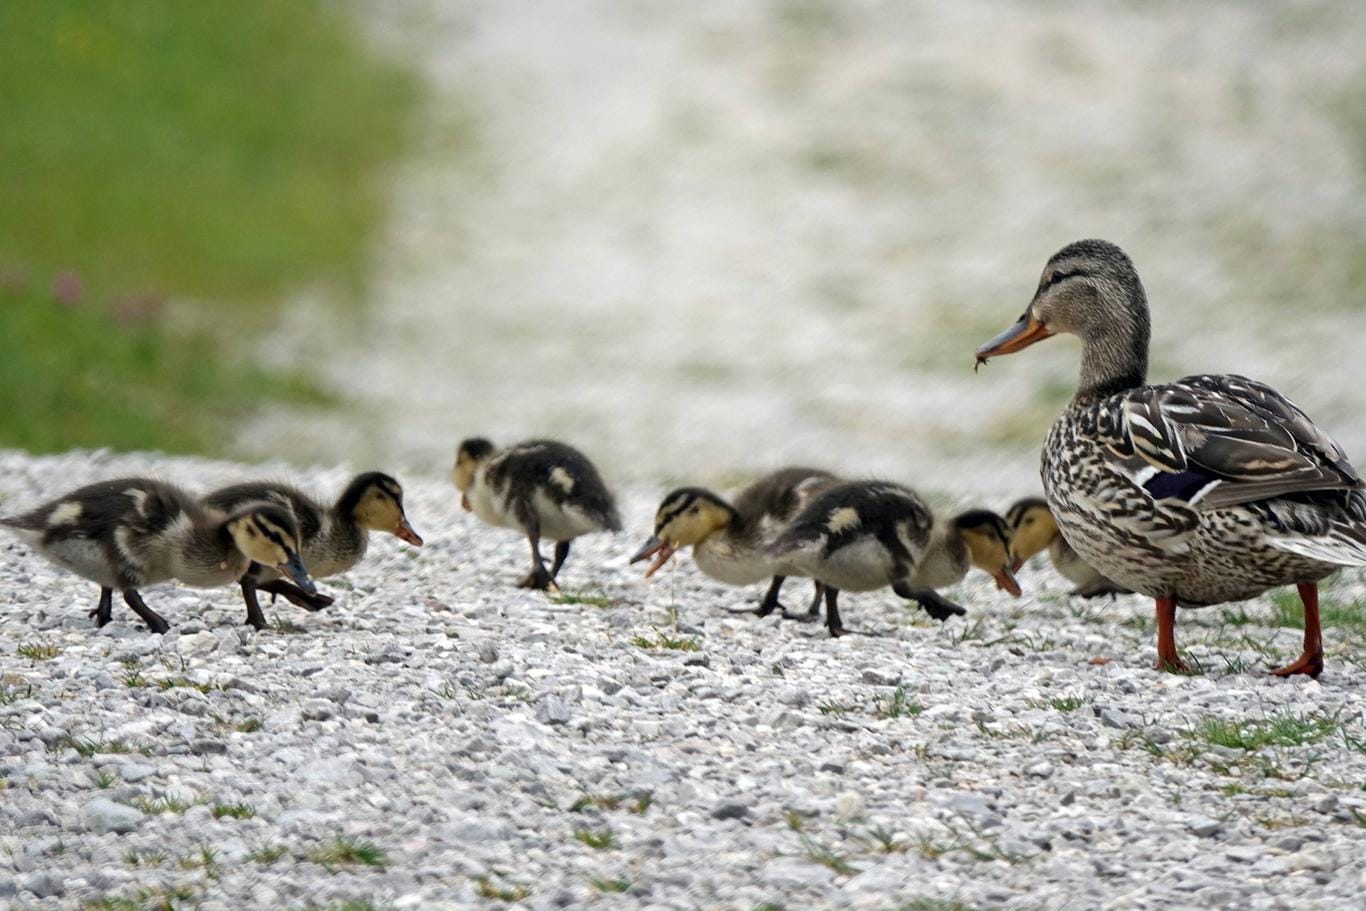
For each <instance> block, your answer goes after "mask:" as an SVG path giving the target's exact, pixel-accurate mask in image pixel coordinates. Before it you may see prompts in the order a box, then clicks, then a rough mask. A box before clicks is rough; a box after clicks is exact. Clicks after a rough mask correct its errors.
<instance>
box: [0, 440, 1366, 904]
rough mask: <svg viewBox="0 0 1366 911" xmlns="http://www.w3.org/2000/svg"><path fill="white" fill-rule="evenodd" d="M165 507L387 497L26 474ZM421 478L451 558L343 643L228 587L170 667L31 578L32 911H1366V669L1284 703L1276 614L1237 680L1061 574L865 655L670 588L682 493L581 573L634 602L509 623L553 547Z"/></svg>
mask: <svg viewBox="0 0 1366 911" xmlns="http://www.w3.org/2000/svg"><path fill="white" fill-rule="evenodd" d="M146 471H155V472H156V473H157V474H158V475H160V476H162V477H165V478H167V479H170V480H174V481H178V482H181V483H184V484H186V485H189V486H192V487H196V488H204V487H207V486H209V485H212V484H216V483H219V482H221V481H226V480H228V479H233V478H239V477H244V476H260V475H275V476H283V477H288V478H290V479H292V480H296V481H298V482H301V483H303V484H305V485H307V486H309V487H313V488H315V489H317V490H319V491H320V492H330V491H335V490H337V489H338V488H339V487H340V486H341V484H342V483H343V481H344V480H345V478H346V477H347V475H348V472H347V471H344V470H342V469H340V468H331V469H326V470H312V471H289V470H286V469H283V468H281V467H280V466H264V467H257V468H249V467H246V466H240V465H230V464H223V463H210V462H203V461H195V460H187V459H164V458H155V457H148V456H138V455H129V456H110V455H108V454H102V453H72V454H69V455H63V456H58V457H48V458H32V457H28V456H25V455H22V454H16V453H0V479H2V480H0V496H3V499H0V511H4V512H10V511H14V510H16V509H18V508H21V507H23V506H26V505H27V504H29V503H32V502H34V501H36V500H37V499H38V498H40V497H42V496H46V495H50V494H55V493H57V492H60V491H61V490H63V489H65V488H67V487H69V486H72V485H75V484H79V483H83V482H86V481H91V480H95V479H98V478H103V477H110V476H116V475H120V474H126V473H134V472H146ZM403 480H404V482H405V484H406V487H407V490H408V498H409V513H410V517H411V519H412V521H413V523H414V525H415V526H416V527H417V529H418V530H419V531H420V532H421V533H422V534H423V535H424V536H425V537H426V539H427V542H428V543H427V546H426V547H424V548H423V549H422V550H421V551H420V552H419V551H415V550H413V549H410V548H407V547H405V546H402V545H400V544H399V543H398V542H396V541H393V540H388V539H386V540H377V541H375V542H374V547H373V552H372V556H371V558H370V559H369V560H368V561H367V562H366V563H365V564H364V565H363V566H362V567H361V568H360V569H358V570H357V571H355V572H353V573H352V574H351V575H350V576H349V577H347V578H346V579H345V581H344V582H336V581H334V582H331V583H327V584H326V588H327V589H329V590H331V591H334V592H336V593H337V594H339V595H340V597H339V599H338V602H337V604H336V605H335V606H334V607H333V608H331V609H329V610H327V611H325V612H322V613H318V614H307V613H305V612H303V611H300V610H298V609H297V608H293V607H291V606H289V605H284V604H281V605H276V606H274V607H270V606H267V611H268V613H269V614H270V615H271V616H272V617H273V618H275V619H276V620H278V621H280V622H281V623H282V624H284V626H283V628H278V629H272V630H269V631H266V632H262V633H259V634H258V633H254V632H252V631H251V630H250V629H248V628H246V627H244V626H242V625H241V620H242V614H243V610H242V608H241V606H240V603H239V600H238V597H237V595H236V593H235V592H233V591H230V590H227V589H224V590H220V591H211V592H189V591H178V590H174V589H160V588H159V589H155V590H150V591H149V592H148V593H147V600H148V603H149V604H151V605H152V606H153V607H155V608H156V609H157V610H159V611H161V612H162V613H164V614H165V615H166V616H167V618H168V619H169V620H170V621H171V622H172V623H173V625H174V627H175V628H174V631H173V632H172V633H170V634H168V635H166V636H163V637H156V636H152V635H148V634H145V633H144V632H142V631H141V630H140V629H139V628H136V627H135V626H134V625H133V624H132V623H131V622H130V621H131V619H132V618H131V616H130V614H129V612H128V611H127V610H125V609H123V608H122V607H121V606H120V607H117V608H116V610H115V622H114V623H112V624H111V625H109V626H108V627H106V628H105V629H103V630H97V629H95V628H94V627H93V626H92V624H91V622H90V620H88V619H87V617H86V611H87V610H88V609H89V607H90V606H91V605H92V604H93V602H94V598H95V594H96V592H95V589H94V588H93V587H92V586H91V585H89V584H88V583H85V582H84V581H81V580H78V579H74V578H72V577H70V576H67V575H64V574H59V573H58V572H56V571H55V570H53V569H51V568H50V567H48V566H47V565H46V564H44V563H42V562H41V561H39V560H37V559H35V558H33V557H32V556H31V555H29V554H28V553H26V552H25V551H24V549H23V548H22V547H21V546H20V545H19V544H17V543H16V542H14V541H12V540H8V539H6V540H5V541H3V542H0V642H3V643H4V644H3V646H2V647H0V675H2V676H3V690H0V693H3V698H0V785H3V787H4V790H2V791H0V908H11V907H12V908H25V909H56V908H72V909H75V908H102V909H116V911H126V909H133V908H144V907H146V908H151V907H157V908H163V907H165V908H171V907H174V908H176V909H186V908H202V909H206V911H212V909H219V911H223V909H248V908H252V909H254V908H261V909H279V908H291V909H299V908H326V909H336V911H341V909H351V911H363V909H367V908H419V909H456V908H484V907H487V908H499V907H517V908H526V909H551V908H580V907H590V906H591V907H601V908H604V909H610V908H620V909H627V908H630V909H636V908H649V909H696V908H706V909H736V911H753V909H757V908H767V909H775V908H783V909H789V911H796V909H808V908H870V909H883V908H901V909H911V911H949V909H958V911H964V909H970V911H982V909H998V908H1009V909H1030V911H1035V909H1038V911H1055V909H1063V908H1068V909H1078V911H1081V909H1111V908H1113V909H1120V908H1123V909H1149V908H1151V909H1159V908H1161V909H1167V911H1175V909H1183V908H1200V909H1238V911H1248V909H1296V911H1299V909H1333V911H1339V909H1346V908H1356V907H1362V906H1363V903H1364V902H1366V850H1363V849H1366V828H1363V825H1366V793H1363V783H1364V782H1366V723H1364V720H1363V717H1362V704H1363V703H1362V697H1363V695H1366V661H1364V660H1363V657H1364V656H1363V655H1362V653H1361V652H1360V650H1359V643H1358V642H1355V641H1350V640H1349V639H1348V638H1347V637H1348V636H1349V635H1351V634H1350V633H1347V632H1344V631H1343V630H1342V629H1338V628H1330V629H1329V631H1328V648H1329V652H1330V657H1329V659H1328V670H1327V672H1326V674H1325V675H1324V677H1323V679H1322V680H1321V681H1319V682H1313V681H1309V680H1303V679H1298V680H1290V681H1281V680H1273V679H1269V678H1268V677H1266V676H1264V675H1263V674H1261V673H1259V669H1260V668H1263V667H1265V666H1267V665H1269V664H1270V663H1271V662H1272V661H1275V660H1279V659H1285V658H1288V657H1292V656H1293V655H1294V654H1296V653H1297V649H1298V636H1299V631H1298V630H1293V629H1278V628H1274V627H1273V626H1270V625H1269V624H1271V623H1272V622H1273V621H1272V617H1273V615H1274V611H1273V608H1272V606H1271V605H1270V602H1266V603H1253V604H1249V605H1246V606H1245V610H1244V609H1241V608H1237V607H1235V608H1231V609H1227V610H1225V609H1220V608H1213V609H1209V610H1205V611H1201V612H1187V613H1185V614H1183V616H1182V617H1181V618H1180V625H1179V627H1178V630H1179V634H1180V636H1181V637H1182V641H1183V643H1184V644H1185V645H1186V646H1188V647H1190V649H1191V651H1192V652H1193V653H1194V654H1195V655H1196V656H1197V657H1198V658H1199V659H1200V661H1201V662H1202V663H1203V664H1204V665H1205V666H1206V667H1207V668H1208V673H1207V674H1205V675H1204V676H1195V677H1179V676H1169V675H1161V674H1157V673H1155V672H1153V671H1151V670H1149V669H1148V666H1149V665H1150V664H1151V662H1152V661H1153V658H1154V650H1153V644H1152V631H1151V624H1150V613H1151V612H1150V608H1149V607H1148V605H1147V604H1145V603H1143V602H1142V601H1141V600H1139V599H1136V598H1127V599H1119V600H1118V601H1115V602H1114V603H1109V602H1097V603H1087V604H1079V603H1073V602H1069V601H1067V600H1066V599H1064V598H1063V597H1061V592H1062V590H1063V588H1064V583H1063V582H1062V581H1061V580H1060V579H1059V578H1058V577H1057V576H1056V575H1054V574H1053V573H1052V571H1051V569H1048V568H1046V567H1042V566H1034V567H1031V568H1029V569H1027V570H1026V572H1025V573H1024V575H1023V581H1024V582H1025V585H1026V592H1027V593H1026V597H1025V598H1023V599H1021V600H1019V601H1012V600H1010V599H1008V598H1006V597H1004V596H1002V595H1000V594H998V593H997V592H996V591H995V590H994V588H992V587H991V586H990V585H989V584H988V583H987V582H986V581H985V580H983V579H980V578H974V579H972V580H970V581H969V582H968V583H967V584H965V585H964V586H962V587H961V588H960V589H958V590H957V591H956V592H955V593H954V594H955V596H956V597H957V598H959V599H960V600H961V601H962V602H963V603H965V604H966V605H967V606H968V607H969V611H970V612H969V615H968V617H967V618H966V620H965V621H963V620H955V621H953V622H950V623H949V624H947V625H945V626H939V625H936V624H932V623H930V622H928V621H926V620H925V618H924V617H923V615H919V614H918V613H917V612H915V611H908V610H907V609H906V608H904V607H902V606H901V605H900V604H899V603H898V602H897V600H896V599H894V598H892V597H889V596H884V595H867V596H861V597H859V596H850V597H849V598H848V599H847V607H848V609H847V619H848V621H849V623H850V625H851V626H859V627H870V628H885V629H889V630H894V632H893V633H892V634H890V635H888V636H885V637H882V638H873V637H862V636H849V637H847V638H844V639H841V640H837V641H831V640H829V639H827V638H825V636H824V635H822V634H821V631H820V630H818V629H816V628H812V627H806V626H802V625H799V624H795V623H792V622H781V621H778V620H756V619H754V618H752V617H744V616H733V615H730V614H728V613H727V611H728V609H730V608H736V607H741V606H744V605H745V604H746V603H748V602H750V601H752V600H753V599H755V598H757V597H758V595H759V594H760V592H759V591H758V590H757V589H756V590H753V591H740V590H734V589H728V588H724V587H721V586H719V585H716V584H714V583H711V582H708V581H707V580H705V579H704V578H702V577H700V575H699V574H698V573H697V572H696V571H695V569H694V568H693V567H692V566H691V565H690V564H689V563H688V562H687V561H683V562H682V563H681V565H679V566H678V567H677V569H676V570H674V571H673V572H672V573H668V572H666V573H664V574H663V577H662V578H661V579H659V580H658V581H657V582H656V583H655V584H653V585H651V584H647V583H645V582H643V581H641V580H640V579H639V577H638V574H637V573H636V572H635V571H634V569H628V568H627V567H626V565H625V556H626V555H627V554H628V553H629V551H630V550H631V548H632V546H633V545H634V544H635V543H637V538H638V537H639V536H641V535H643V534H644V533H646V531H647V530H648V525H649V513H650V510H651V508H652V506H653V505H654V500H655V498H656V497H657V495H658V493H659V491H658V490H654V489H650V488H633V489H631V490H629V491H628V492H627V494H628V495H627V496H626V497H625V498H624V504H623V505H624V506H625V509H624V514H625V517H626V520H627V528H628V530H627V531H626V532H624V533H623V534H622V535H619V536H615V537H613V536H600V537H597V538H595V539H589V540H587V541H584V542H583V543H582V546H580V547H577V548H576V550H575V552H574V554H573V556H572V557H571V561H570V563H569V564H568V567H567V568H566V570H565V575H564V578H563V581H564V583H565V586H566V589H567V590H569V591H571V592H575V593H579V594H587V595H588V596H589V597H590V599H598V598H601V599H606V603H607V606H600V605H598V604H593V603H580V604H571V603H553V602H552V601H548V600H547V599H546V598H545V597H544V596H540V595H536V594H530V593H527V592H522V591H518V590H515V589H513V588H511V587H510V584H511V582H512V581H514V580H515V579H516V578H517V577H518V576H519V574H520V573H521V572H522V571H523V570H524V568H525V567H524V565H523V563H524V560H525V547H524V544H523V542H521V541H520V540H518V539H517V538H516V537H515V536H513V535H511V534H509V533H506V532H502V531H499V530H494V529H488V528H484V527H481V526H478V525H476V524H475V522H474V521H473V520H472V519H471V518H470V517H468V516H467V515H464V514H462V513H460V512H459V510H458V506H457V503H456V497H455V495H454V493H453V491H452V490H451V489H449V487H448V486H447V485H446V483H445V482H444V481H443V480H441V479H439V478H429V477H405V478H403ZM1362 594H1363V592H1362V585H1361V582H1360V577H1359V576H1357V575H1353V576H1350V577H1347V578H1344V579H1343V580H1341V581H1340V582H1339V583H1338V584H1337V586H1336V587H1335V588H1334V589H1333V590H1332V591H1331V593H1330V597H1332V598H1334V599H1338V600H1343V599H1356V598H1359V597H1361V596H1362ZM804 596H805V591H804V590H802V591H800V592H798V591H796V590H794V591H793V593H792V595H791V596H790V597H791V598H793V599H794V600H799V599H800V598H803V597H804ZM673 610H676V611H677V618H678V627H677V632H675V631H674V629H673V627H672V625H671V611H673ZM1359 628H1360V627H1359V626H1358V627H1357V629H1359ZM637 637H639V638H640V640H641V641H642V642H645V644H649V643H654V644H656V645H657V644H658V643H660V642H661V637H666V638H672V637H676V638H677V640H680V641H686V642H689V643H695V644H696V650H695V651H682V650H673V649H667V648H658V647H653V648H651V647H645V646H644V645H642V644H640V643H639V642H637V641H636V640H637ZM43 647H47V648H49V649H50V650H51V653H52V656H51V657H42V655H44V654H45V652H44V651H43ZM1262 647H1269V648H1270V650H1271V651H1272V652H1274V654H1267V655H1263V654H1259V652H1258V651H1257V649H1261V648H1262ZM21 651H22V652H23V653H25V654H20V652H21ZM29 656H36V657H29ZM1099 659H1108V663H1099ZM1224 724H1228V725H1235V726H1241V729H1242V734H1241V736H1242V737H1244V738H1245V739H1246V738H1251V737H1253V736H1256V735H1258V734H1267V735H1268V736H1269V735H1270V734H1272V733H1276V732H1279V733H1280V734H1281V735H1282V736H1284V737H1287V738H1289V740H1291V741H1295V740H1302V739H1307V740H1308V741H1309V742H1306V743H1302V744H1296V743H1288V744H1286V745H1270V746H1262V747H1259V748H1254V749H1244V748H1242V747H1239V746H1230V745H1227V744H1220V743H1216V742H1214V741H1215V740H1218V739H1221V738H1213V737H1211V736H1210V735H1211V729H1210V725H1224ZM1305 726H1307V727H1308V728H1309V730H1308V732H1307V733H1306V732H1305V730H1304V728H1305ZM1273 728H1274V731H1273ZM1222 739H1224V740H1228V739H1229V738H1222ZM87 754H89V755H87ZM130 808H140V809H130ZM157 811H160V812H157ZM215 812H218V813H219V814H220V815H219V818H215V816H214V813H215ZM234 814H235V815H234ZM239 816H240V817H242V818H237V817H239ZM590 842H591V843H592V844H590ZM366 861H374V862H380V863H382V865H371V864H368V863H366ZM617 890H624V891H617ZM497 896H502V897H501V898H500V897H497ZM119 898H124V899H129V900H131V902H132V903H125V904H120V903H118V901H117V900H116V899H119ZM101 902H102V903H101Z"/></svg>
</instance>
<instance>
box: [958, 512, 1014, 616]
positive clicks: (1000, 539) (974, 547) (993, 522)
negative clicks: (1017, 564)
mask: <svg viewBox="0 0 1366 911" xmlns="http://www.w3.org/2000/svg"><path fill="white" fill-rule="evenodd" d="M954 521H955V523H956V524H957V525H958V528H959V531H960V532H961V534H962V535H963V543H964V544H966V545H967V548H968V557H969V559H970V560H971V561H972V565H973V566H975V567H977V568H978V569H980V570H983V571H984V572H986V573H988V574H990V575H991V577H992V578H993V579H995V580H996V587H997V588H1000V589H1001V590H1002V591H1008V592H1010V593H1011V594H1012V595H1014V596H1015V597H1017V598H1018V597H1020V584H1019V583H1018V582H1016V581H1015V574H1014V573H1012V572H1011V570H1010V529H1009V528H1008V527H1007V526H1006V523H1005V520H1004V519H1002V518H1001V517H1000V516H998V515H996V514H995V513H993V512H987V511H985V510H980V511H975V512H972V513H965V514H964V515H962V516H959V517H958V518H957V519H955V520H954Z"/></svg>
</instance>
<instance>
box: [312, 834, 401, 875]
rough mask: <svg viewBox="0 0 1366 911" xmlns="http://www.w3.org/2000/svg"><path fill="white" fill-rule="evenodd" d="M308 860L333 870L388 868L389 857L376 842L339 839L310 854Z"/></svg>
mask: <svg viewBox="0 0 1366 911" xmlns="http://www.w3.org/2000/svg"><path fill="white" fill-rule="evenodd" d="M308 859H309V860H311V861H313V863H315V864H319V865H321V866H323V867H326V868H327V869H328V870H331V869H332V868H333V867H338V866H356V867H387V866H388V865H389V857H388V855H386V854H385V853H384V851H383V850H382V849H380V848H379V847H378V846H377V845H375V843H374V842H370V841H363V840H361V839H357V838H337V839H333V840H332V841H330V842H328V843H327V844H326V845H323V846H321V847H318V848H315V849H314V850H313V851H311V852H309V854H308Z"/></svg>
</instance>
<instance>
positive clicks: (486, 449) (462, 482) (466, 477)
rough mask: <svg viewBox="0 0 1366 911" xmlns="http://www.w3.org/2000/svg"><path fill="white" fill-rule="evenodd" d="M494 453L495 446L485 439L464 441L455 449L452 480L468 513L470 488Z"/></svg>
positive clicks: (472, 438)
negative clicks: (476, 475) (481, 466)
mask: <svg viewBox="0 0 1366 911" xmlns="http://www.w3.org/2000/svg"><path fill="white" fill-rule="evenodd" d="M494 451H495V450H494V446H493V444H492V443H490V442H489V441H488V440H486V439H484V438H483V437H470V438H469V439H468V440H462V441H461V442H460V445H459V446H457V447H456V448H455V465H454V467H452V468H451V480H452V481H454V482H455V489H456V490H458V491H460V505H461V506H462V507H463V508H464V509H465V511H466V512H469V509H470V488H471V487H473V486H474V475H475V473H476V472H478V471H479V466H480V465H482V464H484V462H486V461H488V460H489V458H490V457H491V456H492V455H493V453H494Z"/></svg>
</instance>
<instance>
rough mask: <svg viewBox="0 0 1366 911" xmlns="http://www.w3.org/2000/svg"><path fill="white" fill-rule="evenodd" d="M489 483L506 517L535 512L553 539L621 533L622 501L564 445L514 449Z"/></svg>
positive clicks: (499, 461)
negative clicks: (593, 533)
mask: <svg viewBox="0 0 1366 911" xmlns="http://www.w3.org/2000/svg"><path fill="white" fill-rule="evenodd" d="M484 481H485V483H486V484H487V485H488V487H489V488H490V491H491V493H492V494H493V495H494V496H495V497H496V498H497V499H498V500H499V501H500V503H499V505H500V506H502V508H503V509H504V510H505V511H507V512H510V513H512V514H513V515H526V514H528V513H530V512H533V511H534V513H535V514H536V516H537V518H538V519H539V522H540V525H541V534H543V535H544V536H545V537H547V538H551V539H554V540H567V539H569V538H573V537H576V536H577V535H580V534H585V533H587V532H590V531H600V530H601V531H620V530H621V517H620V516H619V515H618V513H617V506H616V501H615V500H614V499H613V497H612V494H611V491H609V490H608V489H607V485H606V484H605V483H604V482H603V480H602V476H601V475H600V474H598V470H597V468H596V467H594V465H593V463H592V462H590V461H589V460H588V457H587V456H585V455H584V454H583V453H581V452H579V451H578V450H577V449H575V448H573V447H572V446H568V445H566V444H564V443H560V442H556V441H555V440H529V441H527V442H525V443H519V444H517V445H516V446H512V447H509V448H508V449H506V450H504V451H503V452H500V453H498V454H497V455H496V456H494V457H493V458H492V459H490V460H489V464H488V467H487V468H486V469H485V470H484Z"/></svg>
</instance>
